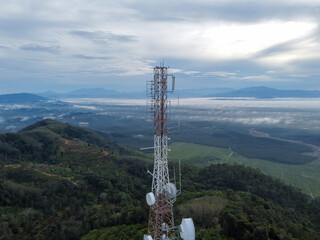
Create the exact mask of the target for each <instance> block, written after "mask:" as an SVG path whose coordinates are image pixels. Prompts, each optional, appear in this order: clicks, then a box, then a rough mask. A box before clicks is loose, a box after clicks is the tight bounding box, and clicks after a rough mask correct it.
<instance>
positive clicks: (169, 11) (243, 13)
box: [130, 0, 320, 22]
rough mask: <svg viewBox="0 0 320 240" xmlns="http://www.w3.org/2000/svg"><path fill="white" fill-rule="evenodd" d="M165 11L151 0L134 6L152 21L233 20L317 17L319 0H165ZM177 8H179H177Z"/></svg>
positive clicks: (142, 16)
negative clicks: (296, 0)
mask: <svg viewBox="0 0 320 240" xmlns="http://www.w3.org/2000/svg"><path fill="white" fill-rule="evenodd" d="M161 5H163V6H164V8H165V10H164V11H159V8H155V7H154V2H153V1H144V3H143V4H139V7H137V5H136V3H135V2H131V4H130V7H131V8H133V9H136V10H137V11H138V13H139V14H137V16H138V17H140V18H143V19H147V20H154V21H168V20H169V21H172V20H177V21H179V20H191V21H198V20H204V19H215V20H222V21H233V22H252V21H261V20H263V19H274V18H278V19H287V20H289V19H296V18H297V17H308V18H310V17H314V18H318V15H319V10H320V3H319V4H318V5H316V6H314V5H312V6H311V5H308V4H304V3H300V4H298V3H296V4H292V3H290V2H281V1H280V2H275V1H269V2H267V1H248V0H247V1H205V2H204V1H201V2H198V1H170V2H169V1H164V2H163V3H161ZM177 9H178V10H179V11H177Z"/></svg>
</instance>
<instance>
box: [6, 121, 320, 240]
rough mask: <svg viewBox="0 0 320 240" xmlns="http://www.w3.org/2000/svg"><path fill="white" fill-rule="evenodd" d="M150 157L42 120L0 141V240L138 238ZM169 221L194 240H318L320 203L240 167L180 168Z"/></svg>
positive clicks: (144, 211) (144, 220) (143, 218)
mask: <svg viewBox="0 0 320 240" xmlns="http://www.w3.org/2000/svg"><path fill="white" fill-rule="evenodd" d="M147 165H149V168H150V167H151V166H150V165H151V160H150V157H148V156H146V155H144V154H141V153H139V152H136V151H134V150H130V149H127V148H125V147H121V146H118V145H117V144H115V143H113V142H112V141H110V140H108V139H105V138H103V137H101V136H100V135H99V134H97V133H94V132H91V131H88V130H84V129H81V128H77V127H73V126H71V125H69V124H62V123H59V122H56V121H53V120H44V121H41V122H38V123H36V124H34V125H31V126H29V127H27V128H25V129H23V130H22V131H20V132H18V133H16V134H3V135H0V239H62V240H63V239H87V240H89V239H113V240H114V239H120V240H122V239H123V240H125V239H128V240H129V239H139V240H141V239H142V238H143V234H144V233H145V231H146V227H147V226H146V223H147V213H148V208H147V205H146V203H145V194H146V193H147V192H148V191H149V189H150V184H151V178H150V177H148V176H147V175H146V169H147ZM182 172H183V194H182V195H181V196H179V198H178V202H177V203H176V205H175V215H176V223H177V224H179V222H180V219H181V218H182V217H186V216H188V217H192V218H193V219H194V222H195V225H196V230H197V238H196V239H197V240H198V239H248V240H251V239H252V240H259V239H274V240H280V239H306V240H315V239H320V237H319V231H320V201H319V200H317V199H316V200H311V199H309V198H308V196H306V195H304V194H302V193H300V192H299V191H298V190H296V189H294V188H292V187H288V186H286V185H284V184H282V183H281V182H279V181H276V180H274V179H272V178H270V177H267V176H265V175H263V174H262V173H261V172H259V171H257V170H253V169H250V168H245V167H243V166H238V165H235V166H229V165H221V164H220V165H219V164H218V165H211V166H209V167H206V168H201V169H200V168H197V167H193V166H187V165H184V166H183V168H182Z"/></svg>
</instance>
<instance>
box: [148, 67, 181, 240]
mask: <svg viewBox="0 0 320 240" xmlns="http://www.w3.org/2000/svg"><path fill="white" fill-rule="evenodd" d="M153 76H154V81H151V84H150V86H151V107H152V113H153V117H154V167H153V174H152V177H153V178H152V188H151V191H152V193H153V194H154V196H155V200H156V201H155V204H154V205H152V206H150V210H149V224H148V235H150V236H152V237H153V239H154V240H160V239H165V238H167V239H171V238H174V237H175V236H176V235H177V234H176V230H175V231H173V230H172V229H173V228H174V217H173V203H174V202H175V200H176V197H175V196H170V193H169V192H170V191H168V186H169V185H168V184H170V178H169V170H168V124H167V119H168V113H167V110H168V100H167V93H168V89H167V83H168V76H171V75H168V67H164V66H160V67H155V68H154V70H153ZM172 77H173V76H172ZM173 81H174V77H173ZM172 90H173V89H172Z"/></svg>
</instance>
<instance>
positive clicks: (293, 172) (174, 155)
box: [170, 142, 320, 197]
mask: <svg viewBox="0 0 320 240" xmlns="http://www.w3.org/2000/svg"><path fill="white" fill-rule="evenodd" d="M170 148H171V152H170V159H172V160H174V161H178V160H179V159H181V161H182V162H184V163H188V164H195V165H197V166H200V167H203V166H209V165H210V164H214V163H228V164H234V163H237V164H242V165H245V166H249V167H253V168H258V169H260V170H261V171H262V172H263V173H265V174H267V175H270V176H272V177H275V178H278V179H281V180H282V181H284V182H285V183H287V184H289V185H292V186H295V187H298V188H300V189H301V190H302V191H303V192H304V193H307V194H311V195H312V196H313V197H319V196H320V165H319V164H314V163H307V164H298V165H293V164H285V163H278V162H270V161H267V160H263V159H255V158H247V157H244V156H242V155H240V154H238V153H236V152H234V151H233V149H231V148H219V147H212V146H205V145H200V144H193V143H184V142H176V143H173V144H171V145H170Z"/></svg>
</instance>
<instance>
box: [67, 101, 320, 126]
mask: <svg viewBox="0 0 320 240" xmlns="http://www.w3.org/2000/svg"><path fill="white" fill-rule="evenodd" d="M63 101H65V102H69V103H72V104H74V107H75V108H83V109H90V108H91V109H93V108H94V106H96V109H100V110H101V108H102V106H107V105H117V106H146V101H145V100H143V99H101V98H96V99H92V98H91V99H84V98H82V99H63ZM170 101H171V103H170V105H171V106H172V107H174V108H175V110H174V111H172V112H175V113H176V112H177V111H178V110H177V106H178V100H177V99H176V98H173V99H170ZM179 105H180V110H179V112H180V115H181V118H182V119H189V120H199V121H201V120H207V121H223V122H234V123H243V124H250V125H259V124H267V125H279V126H283V127H285V126H288V127H299V128H308V129H318V128H319V126H320V99H319V98H312V99H311V98H275V99H253V98H233V99H231V98H228V99H226V98H184V99H180V100H179Z"/></svg>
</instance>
